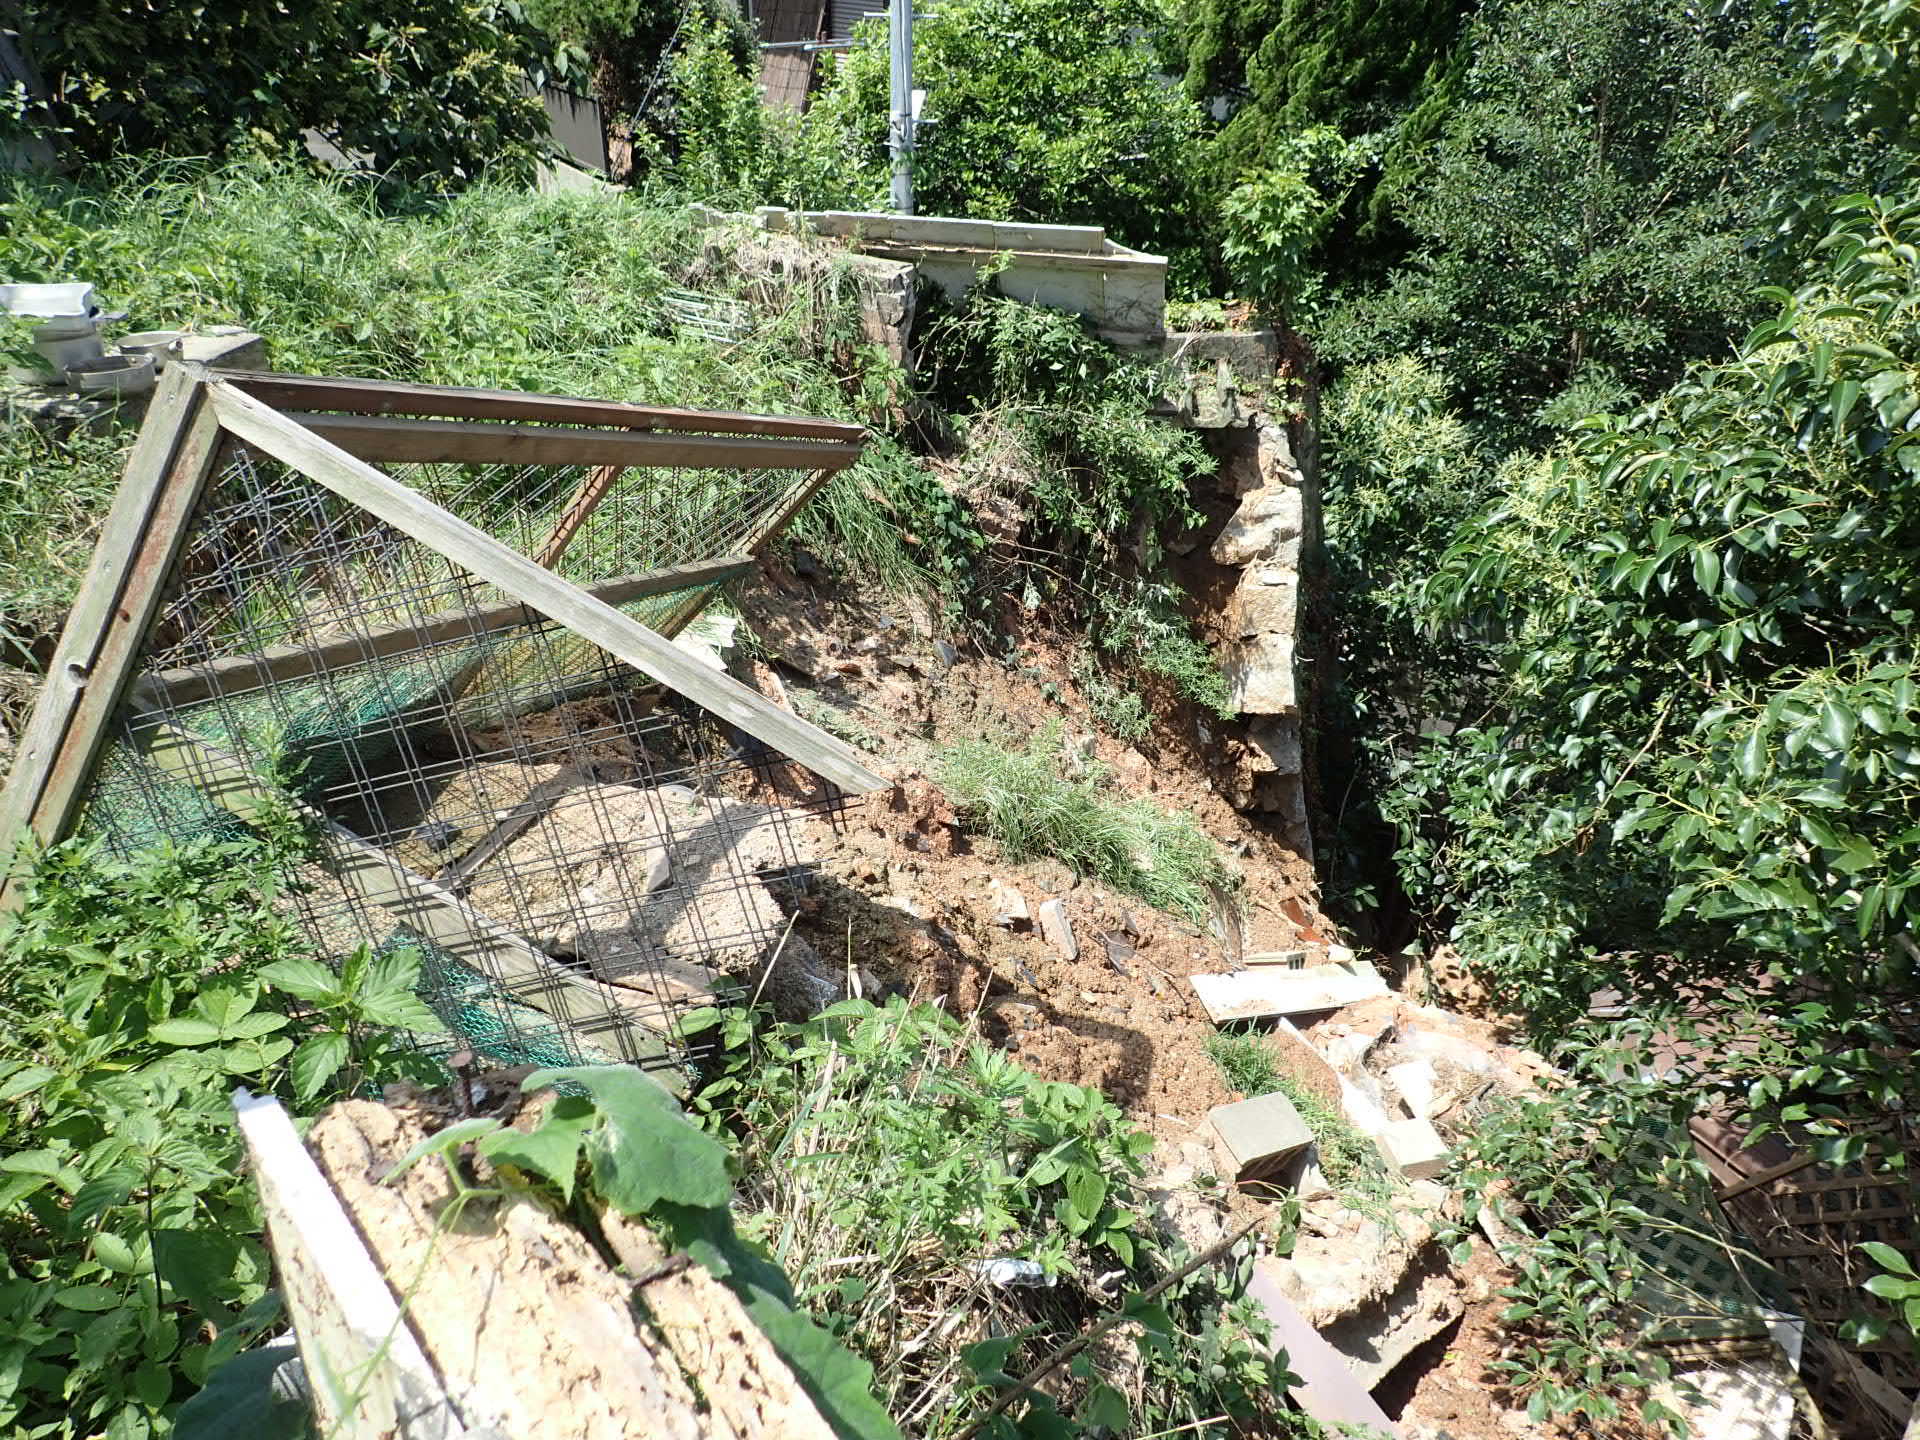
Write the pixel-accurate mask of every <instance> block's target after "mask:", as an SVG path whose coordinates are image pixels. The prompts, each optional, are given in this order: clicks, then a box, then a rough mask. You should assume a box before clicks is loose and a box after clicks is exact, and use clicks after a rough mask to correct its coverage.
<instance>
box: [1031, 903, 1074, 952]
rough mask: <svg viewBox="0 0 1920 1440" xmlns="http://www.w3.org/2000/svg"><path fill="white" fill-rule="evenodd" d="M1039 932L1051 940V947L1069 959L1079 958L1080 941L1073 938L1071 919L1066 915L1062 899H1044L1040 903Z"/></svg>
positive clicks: (1065, 907)
mask: <svg viewBox="0 0 1920 1440" xmlns="http://www.w3.org/2000/svg"><path fill="white" fill-rule="evenodd" d="M1040 933H1041V934H1042V935H1044V936H1046V937H1047V939H1048V940H1050V941H1052V942H1053V948H1054V949H1056V950H1058V951H1059V952H1060V953H1061V954H1062V955H1064V956H1066V957H1067V959H1069V960H1077V959H1079V958H1080V942H1079V941H1077V940H1075V939H1074V938H1073V921H1072V919H1070V918H1069V917H1068V915H1067V902H1066V901H1064V900H1044V901H1042V902H1041V904H1040Z"/></svg>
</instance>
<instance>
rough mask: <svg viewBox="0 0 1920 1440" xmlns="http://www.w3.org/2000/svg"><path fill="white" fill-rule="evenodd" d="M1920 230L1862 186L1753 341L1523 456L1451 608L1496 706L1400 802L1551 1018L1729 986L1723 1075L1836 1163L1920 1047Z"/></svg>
mask: <svg viewBox="0 0 1920 1440" xmlns="http://www.w3.org/2000/svg"><path fill="white" fill-rule="evenodd" d="M1916 238H1920V198H1910V199H1908V200H1905V201H1903V202H1899V203H1888V202H1866V201H1859V202H1855V203H1854V204H1852V205H1851V206H1848V207H1846V209H1845V210H1844V211H1843V212H1842V218H1841V221H1840V223H1839V224H1838V225H1837V226H1836V229H1835V231H1834V233H1833V235H1832V236H1831V237H1830V239H1829V244H1828V248H1827V254H1828V255H1830V256H1831V261H1830V266H1831V268H1830V270H1829V272H1828V273H1827V274H1826V275H1825V276H1822V277H1820V278H1817V279H1815V280H1814V281H1813V282H1811V283H1810V284H1808V285H1807V286H1806V287H1805V288H1804V289H1803V290H1802V291H1801V292H1800V293H1799V294H1797V295H1792V296H1788V295H1786V294H1784V292H1775V293H1774V294H1773V295H1772V297H1771V298H1772V299H1773V301H1774V303H1775V304H1776V305H1778V306H1779V313H1778V316H1777V318H1775V319H1774V320H1772V321H1770V322H1768V323H1767V324H1766V325H1764V326H1762V327H1760V328H1759V329H1758V330H1757V331H1756V332H1755V333H1754V334H1753V335H1752V336H1751V337H1750V339H1749V341H1748V342H1747V344H1746V345H1745V346H1744V347H1743V349H1742V353H1741V354H1740V355H1739V356H1738V357H1737V358H1736V359H1734V360H1732V361H1729V362H1727V363H1725V364H1721V365H1714V366H1707V367H1702V368H1701V369H1699V370H1697V371H1696V372H1694V373H1693V374H1692V375H1691V376H1690V377H1689V378H1688V379H1687V380H1686V381H1685V382H1683V383H1682V384H1680V385H1677V386H1675V387H1674V388H1673V389H1672V390H1670V391H1669V392H1668V393H1667V394H1665V395H1664V396H1662V397H1661V399H1660V400H1659V401H1658V402H1657V403H1656V404H1655V405H1653V406H1650V407H1649V408H1648V409H1647V410H1646V411H1644V412H1643V413H1641V414H1638V415H1635V416H1633V417H1631V418H1629V419H1626V420H1613V421H1607V422H1599V423H1595V424H1592V425H1590V426H1589V427H1588V428H1587V429H1585V430H1583V431H1582V432H1581V433H1580V435H1579V436H1578V437H1577V438H1576V439H1574V440H1573V441H1571V442H1570V443H1569V444H1567V445H1566V446H1565V447H1563V448H1562V449H1561V450H1560V451H1559V452H1558V453H1556V454H1555V455H1553V456H1551V457H1547V458H1544V459H1541V460H1539V461H1537V462H1534V463H1530V464H1526V465H1523V466H1516V467H1510V469H1509V470H1508V471H1506V472H1504V473H1503V477H1502V478H1503V480H1504V481H1505V482H1506V488H1505V489H1504V490H1503V492H1502V493H1501V494H1499V495H1498V496H1496V497H1495V498H1494V499H1493V501H1492V502H1491V503H1490V504H1489V505H1488V507H1487V508H1486V510H1485V511H1484V512H1483V513H1482V514H1481V515H1480V516H1479V517H1477V518H1476V519H1475V520H1474V521H1473V522H1472V523H1471V524H1470V525H1468V526H1467V527H1466V528H1465V529H1464V530H1463V532H1462V534H1461V535H1460V537H1459V539H1458V541H1457V542H1456V543H1455V544H1454V545H1453V546H1452V547H1450V548H1449V550H1448V551H1447V552H1446V554H1445V556H1444V557H1443V558H1442V560H1441V561H1440V563H1439V565H1438V567H1437V571H1436V573H1435V574H1434V575H1433V577H1432V578H1431V580H1430V581H1429V583H1428V586H1427V591H1426V597H1425V598H1426V603H1427V604H1428V606H1429V607H1430V609H1429V611H1428V613H1429V616H1430V619H1431V622H1432V623H1433V624H1434V625H1435V626H1443V625H1444V626H1451V627H1457V629H1458V630H1459V631H1460V632H1463V633H1468V634H1473V635H1476V636H1478V637H1481V639H1482V641H1483V643H1484V645H1485V649H1484V651H1483V652H1482V653H1483V654H1484V655H1485V656H1486V657H1487V661H1488V663H1489V664H1490V665H1491V666H1492V667H1493V668H1494V674H1495V675H1496V676H1497V679H1498V682H1499V687H1500V688H1499V690H1498V692H1497V693H1498V698H1499V705H1498V708H1497V709H1495V710H1494V711H1492V713H1491V714H1490V715H1489V716H1488V717H1487V718H1486V719H1485V720H1484V721H1482V722H1481V723H1477V724H1472V725H1468V726H1465V727H1463V728H1462V729H1460V730H1459V731H1457V732H1456V733H1454V734H1453V735H1451V736H1448V737H1445V738H1444V739H1443V738H1438V737H1435V738H1430V739H1429V740H1428V741H1427V742H1426V743H1425V745H1424V746H1423V747H1422V751H1421V753H1418V754H1416V755H1415V756H1414V757H1413V758H1412V759H1411V760H1410V761H1409V762H1408V768H1407V770H1406V772H1405V774H1404V776H1403V778H1402V781H1401V783H1400V784H1399V785H1398V787H1397V788H1396V790H1395V792H1394V793H1393V795H1392V796H1391V797H1390V799H1391V814H1392V818H1393V819H1395V821H1396V822H1397V823H1398V825H1399V826H1400V829H1401V834H1402V837H1403V842H1404V846H1403V850H1402V853H1401V861H1400V863H1401V868H1402V871H1403V874H1404V875H1405V877H1406V880H1407V884H1408V886H1409V889H1410V890H1412V891H1413V892H1414V893H1415V894H1416V895H1417V896H1419V897H1420V898H1421V899H1422V901H1423V902H1424V903H1425V904H1426V905H1427V906H1429V907H1431V913H1434V914H1435V915H1436V916H1437V917H1440V918H1443V919H1448V920H1451V922H1452V928H1453V931H1454V933H1455V935H1456V937H1457V940H1458V943H1459V944H1460V946H1461V949H1462V950H1463V952H1464V953H1466V954H1467V955H1468V956H1469V957H1470V958H1471V959H1472V960H1473V961H1474V962H1475V963H1476V964H1477V965H1479V966H1480V967H1482V968H1483V969H1484V970H1485V971H1486V972H1487V973H1488V974H1489V975H1490V976H1491V977H1493V978H1494V979H1495V981H1496V983H1497V984H1498V985H1499V986H1500V993H1501V994H1502V996H1503V998H1504V1000H1505V1001H1506V1003H1509V1004H1513V1005H1515V1006H1516V1008H1520V1009H1523V1010H1524V1011H1526V1012H1527V1013H1528V1014H1529V1015H1530V1016H1531V1018H1532V1021H1533V1024H1534V1027H1535V1033H1536V1035H1544V1036H1547V1037H1550V1038H1551V1037H1555V1036H1556V1035H1557V1034H1558V1033H1561V1032H1563V1031H1564V1030H1565V1029H1566V1028H1567V1027H1570V1026H1574V1025H1578V1024H1580V1023H1581V1022H1582V1021H1583V1019H1584V1015H1585V1012H1586V1008H1587V998H1588V996H1589V995H1590V994H1591V993H1592V992H1593V991H1594V990H1595V989H1597V988H1600V987H1602V986H1606V985H1614V986H1618V987H1619V988H1621V989H1622V990H1623V991H1625V992H1627V993H1628V994H1630V995H1631V996H1632V997H1633V1000H1634V1004H1635V1007H1636V1009H1637V1010H1638V1011H1639V1012H1640V1013H1642V1014H1645V1015H1654V1014H1673V1015H1674V1016H1675V1017H1676V1023H1680V1022H1681V1020H1682V1019H1683V1017H1685V1016H1686V1015H1688V1014H1691V1013H1693V1008H1694V1007H1695V1006H1697V1005H1699V1004H1702V1003H1706V999H1705V997H1710V1003H1711V1008H1712V1014H1713V1025H1714V1027H1715V1032H1714V1033H1715V1039H1714V1042H1713V1045H1714V1050H1715V1053H1716V1055H1718V1056H1719V1057H1721V1058H1720V1059H1719V1061H1718V1062H1717V1063H1716V1064H1715V1065H1714V1067H1713V1068H1712V1070H1711V1071H1710V1072H1708V1073H1706V1074H1703V1075H1701V1076H1700V1077H1698V1079H1697V1081H1696V1083H1698V1084H1700V1085H1703V1086H1710V1087H1713V1088H1715V1089H1718V1090H1719V1091H1720V1092H1721V1093H1723V1094H1724V1095H1725V1096H1726V1098H1727V1099H1728V1100H1729V1101H1730V1102H1732V1103H1734V1104H1736V1105H1738V1106H1740V1107H1741V1108H1742V1110H1743V1111H1745V1112H1746V1113H1747V1114H1748V1116H1749V1117H1750V1122H1751V1123H1776V1124H1791V1125H1797V1126H1804V1127H1807V1131H1810V1132H1811V1133H1812V1134H1813V1135H1815V1136H1819V1137H1822V1138H1820V1139H1818V1140H1817V1141H1816V1143H1817V1145H1818V1146H1819V1147H1820V1148H1821V1149H1822V1151H1823V1153H1825V1154H1827V1155H1830V1156H1833V1157H1835V1158H1844V1157H1845V1156H1846V1155H1848V1154H1849V1153H1850V1152H1851V1151H1852V1150H1853V1149H1855V1148H1856V1147H1857V1145H1858V1144H1859V1143H1860V1141H1859V1136H1858V1134H1857V1133H1856V1131H1857V1127H1858V1123H1859V1121H1860V1119H1861V1118H1862V1117H1863V1116H1865V1115H1869V1114H1871V1113H1872V1112H1873V1111H1875V1110H1876V1109H1879V1108H1882V1107H1885V1108H1899V1107H1901V1106H1903V1105H1904V1104H1905V1101H1904V1100H1903V1099H1902V1098H1901V1097H1902V1095H1903V1093H1904V1091H1905V1090H1906V1088H1907V1077H1906V1075H1905V1074H1904V1071H1903V1067H1902V1066H1901V1064H1900V1063H1898V1062H1897V1061H1896V1060H1894V1059H1893V1058H1892V1057H1893V1055H1894V1053H1895V1052H1897V1051H1899V1050H1900V1049H1901V1048H1902V1047H1904V1046H1905V1045H1906V1044H1907V1043H1908V1042H1909V1041H1910V1038H1911V1036H1912V1025H1911V1020H1910V1018H1909V1017H1905V1016H1903V1015H1902V1014H1901V1012H1900V1010H1899V1004H1900V999H1899V997H1904V996H1906V995H1909V994H1911V993H1912V992H1913V986H1914V983H1915V965H1914V960H1913V956H1912V953H1911V951H1910V949H1909V948H1908V946H1907V944H1906V943H1905V940H1904V937H1905V935H1906V934H1907V932H1908V931H1909V930H1910V929H1911V928H1912V924H1913V919H1914V906H1915V903H1916V901H1915V896H1916V893H1920V892H1916V889H1915V886H1914V873H1915V865H1916V862H1920V823H1916V822H1920V753H1916V750H1915V739H1916V735H1917V734H1920V724H1917V723H1916V719H1915V716H1916V696H1920V655H1916V651H1915V645H1914V633H1915V632H1914V619H1915V609H1914V597H1915V596H1916V595H1920V547H1917V546H1916V543H1915V534H1916V530H1915V528H1914V517H1915V516H1916V515H1920V481H1917V480H1916V470H1917V468H1920V467H1916V463H1915V461H1916V456H1917V455H1920V448H1916V441H1915V439H1914V431H1913V429H1912V423H1911V422H1912V419H1913V417H1914V415H1915V414H1916V413H1920V394H1917V393H1916V390H1915V387H1914V383H1913V374H1914V371H1913V357H1914V356H1915V354H1916V349H1917V347H1920V335H1917V334H1916V331H1915V328H1914V323H1913V318H1912V317H1913V313H1914V310H1913V302H1914V297H1915V296H1916V295H1920V268H1917V267H1916V265H1915V261H1914V253H1915V252H1914V249H1913V245H1914V241H1915V239H1916ZM1783 986H1785V987H1786V989H1785V990H1784V991H1783V990H1782V988H1781V987H1783ZM1783 993H1785V994H1791V995H1792V997H1793V999H1792V1001H1791V1003H1783V1002H1782V999H1781V996H1782V994H1783ZM1736 1037H1744V1038H1741V1039H1740V1040H1739V1041H1738V1043H1736ZM1897 1037H1905V1038H1897ZM1889 1047H1891V1048H1889ZM1807 1131H1803V1132H1802V1133H1803V1134H1804V1133H1807Z"/></svg>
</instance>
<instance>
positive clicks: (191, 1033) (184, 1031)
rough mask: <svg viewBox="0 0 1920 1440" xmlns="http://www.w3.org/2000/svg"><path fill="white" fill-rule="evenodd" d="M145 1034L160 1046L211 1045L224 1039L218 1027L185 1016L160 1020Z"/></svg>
mask: <svg viewBox="0 0 1920 1440" xmlns="http://www.w3.org/2000/svg"><path fill="white" fill-rule="evenodd" d="M147 1034H148V1035H150V1036H151V1037H152V1038H153V1039H155V1040H158V1041H159V1042H160V1043H161V1044H162V1045H213V1044H216V1043H218V1042H219V1041H220V1040H223V1039H225V1038H226V1037H225V1036H223V1035H222V1034H221V1033H220V1027H219V1026H218V1025H215V1024H213V1023H212V1022H211V1021H207V1020H196V1019H194V1018H192V1017H191V1016H187V1015H182V1016H179V1017H177V1018H175V1019H172V1020H162V1021H161V1022H160V1023H159V1024H158V1025H155V1026H154V1027H153V1028H152V1029H151V1030H149V1031H147Z"/></svg>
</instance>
